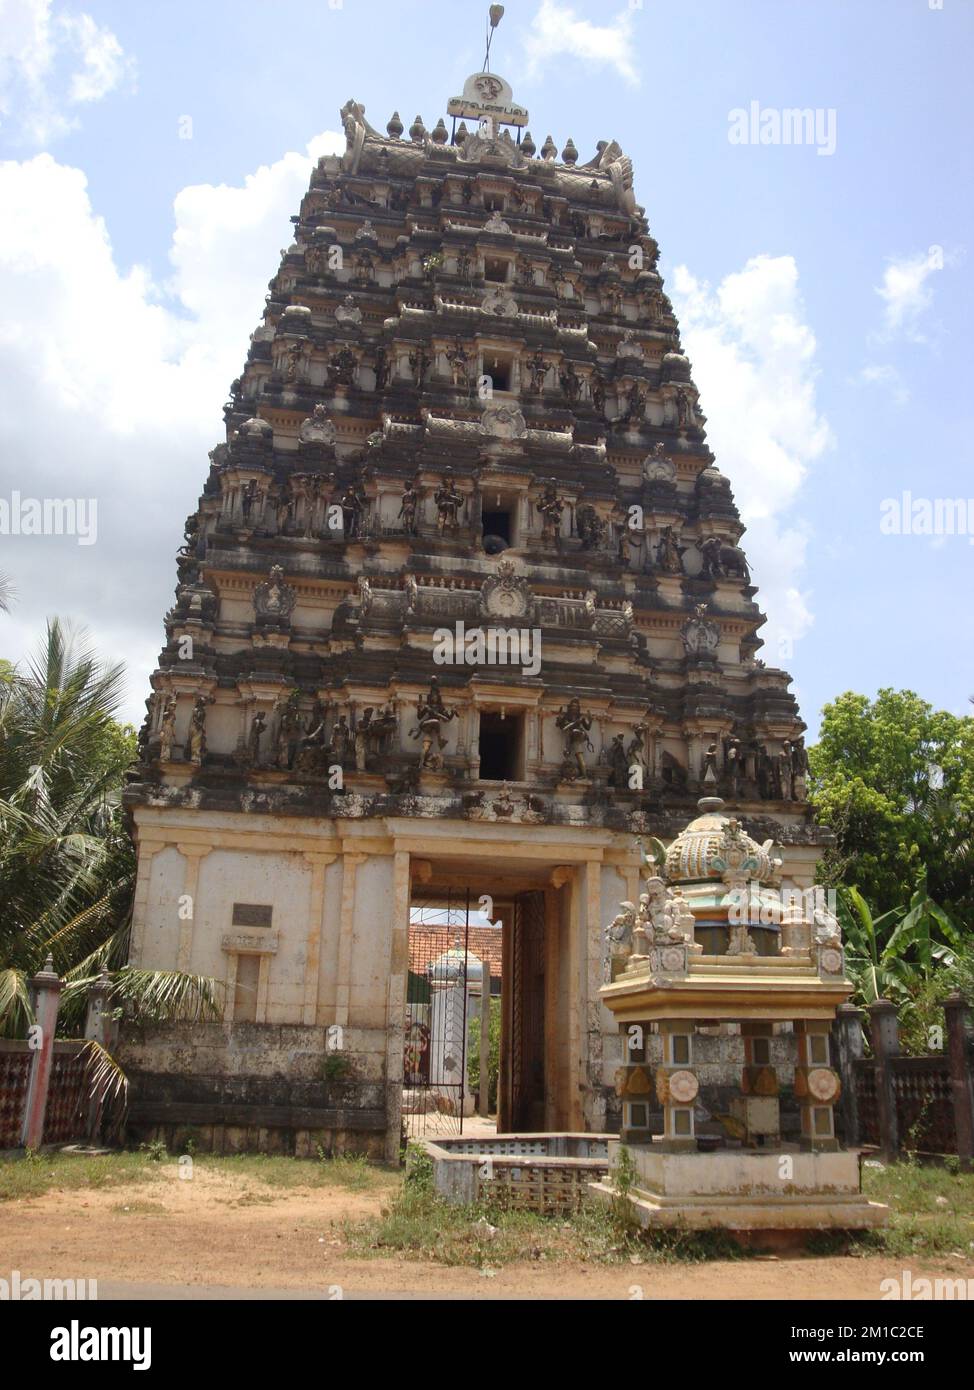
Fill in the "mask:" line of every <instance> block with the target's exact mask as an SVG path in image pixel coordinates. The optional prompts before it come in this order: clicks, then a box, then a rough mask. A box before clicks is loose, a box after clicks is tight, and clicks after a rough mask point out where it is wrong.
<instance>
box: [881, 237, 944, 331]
mask: <svg viewBox="0 0 974 1390" xmlns="http://www.w3.org/2000/svg"><path fill="white" fill-rule="evenodd" d="M944 264H945V261H944V253H943V248H942V247H940V246H931V247H930V249H929V250H927V251H918V252H916V253H915V254H913V255H912V256H899V257H890V259H889V261H888V263H887V266H886V269H885V271H884V272H883V283H882V284H881V285H878V286H877V287H876V293H877V294H878V295H879V297H880V299H882V301H883V304H884V306H885V308H884V315H883V318H884V331H885V334H886V336H887V337H894V336H897V335H902V336H904V337H907V338H911V339H912V340H913V341H914V342H918V343H922V342H924V341H925V335H924V334H923V333H922V332H921V330H920V327H919V323H920V319H921V318H922V317H923V315H924V314H925V313H926V311H927V310H928V309H929V308H930V305H931V304H932V303H933V287H932V286H931V285H930V284H928V281H929V279H930V276H931V275H933V274H934V273H935V272H936V271H940V270H943V268H944Z"/></svg>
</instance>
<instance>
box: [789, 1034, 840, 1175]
mask: <svg viewBox="0 0 974 1390" xmlns="http://www.w3.org/2000/svg"><path fill="white" fill-rule="evenodd" d="M829 1033H830V1024H829V1022H828V1020H826V1019H817V1018H816V1019H799V1020H798V1021H797V1022H796V1024H795V1036H796V1039H797V1043H798V1059H797V1064H796V1066H795V1095H796V1096H797V1097H798V1100H799V1102H800V1103H801V1120H802V1127H801V1140H802V1147H803V1148H807V1149H836V1148H838V1141H837V1140H836V1137H835V1111H834V1107H835V1104H836V1101H837V1100H838V1099H839V1096H840V1094H841V1092H842V1083H841V1081H840V1080H839V1076H838V1073H837V1072H835V1071H833V1069H832V1066H831V1054H830V1051H829Z"/></svg>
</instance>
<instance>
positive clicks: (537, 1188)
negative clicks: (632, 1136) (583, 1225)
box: [423, 1134, 615, 1215]
mask: <svg viewBox="0 0 974 1390" xmlns="http://www.w3.org/2000/svg"><path fill="white" fill-rule="evenodd" d="M614 1137H615V1136H614V1135H611V1134H497V1135H494V1136H492V1137H488V1136H485V1137H482V1138H480V1137H478V1138H475V1139H453V1138H449V1139H436V1140H433V1139H426V1140H424V1141H423V1144H424V1147H425V1149H426V1152H427V1153H428V1154H429V1156H430V1158H431V1160H432V1163H433V1183H434V1186H435V1187H436V1190H437V1192H438V1193H439V1194H440V1196H441V1197H445V1198H446V1199H447V1200H448V1201H451V1202H476V1201H478V1200H480V1199H481V1198H484V1197H489V1198H490V1199H491V1200H492V1201H495V1202H496V1203H497V1204H498V1205H499V1206H503V1207H507V1208H509V1209H511V1210H515V1211H535V1212H542V1213H546V1214H548V1215H568V1214H569V1213H571V1212H573V1211H577V1210H578V1209H579V1207H580V1206H581V1205H582V1203H583V1201H584V1200H585V1197H586V1194H587V1191H588V1184H589V1183H590V1182H601V1181H603V1180H604V1178H605V1177H606V1175H607V1173H608V1171H609V1149H608V1141H609V1140H610V1139H612V1138H614Z"/></svg>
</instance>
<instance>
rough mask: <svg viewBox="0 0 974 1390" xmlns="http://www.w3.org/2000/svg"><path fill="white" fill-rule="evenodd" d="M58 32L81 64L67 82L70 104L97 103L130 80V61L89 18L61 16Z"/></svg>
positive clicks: (108, 33) (112, 38) (113, 39)
mask: <svg viewBox="0 0 974 1390" xmlns="http://www.w3.org/2000/svg"><path fill="white" fill-rule="evenodd" d="M59 28H60V31H61V33H62V34H63V35H64V36H65V39H66V41H67V42H68V43H70V44H72V45H73V46H74V47H75V48H77V50H78V54H79V56H80V58H81V64H82V66H81V71H80V72H76V73H74V75H73V76H72V78H71V87H70V89H69V93H68V95H69V99H70V100H71V101H73V102H85V101H101V99H102V97H105V96H107V95H108V93H109V92H113V91H115V89H116V87H120V86H121V85H122V83H123V82H125V81H126V80H131V79H132V78H133V77H134V70H135V64H134V60H133V59H132V58H129V57H127V56H126V53H125V50H124V49H123V48H122V45H121V44H120V43H119V41H118V39H117V38H116V37H115V35H114V34H113V33H112V31H111V30H110V29H100V28H99V27H98V25H97V24H96V23H95V21H94V20H93V19H92V17H91V15H87V14H81V15H64V16H63V17H62V18H61V19H60V21H59Z"/></svg>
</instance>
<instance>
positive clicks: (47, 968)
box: [23, 956, 61, 1149]
mask: <svg viewBox="0 0 974 1390" xmlns="http://www.w3.org/2000/svg"><path fill="white" fill-rule="evenodd" d="M31 984H32V985H33V987H34V995H35V1001H36V1002H35V1005H34V1027H33V1029H32V1030H31V1049H32V1052H33V1056H32V1057H31V1066H30V1079H29V1081H28V1083H27V1103H26V1105H25V1106H24V1129H23V1144H24V1148H25V1149H39V1148H40V1147H41V1144H42V1143H43V1141H44V1117H45V1114H46V1112H47V1090H48V1086H49V1085H50V1082H51V1064H52V1062H53V1061H54V1037H55V1034H56V1033H57V1016H58V1008H59V1006H60V999H61V978H60V976H59V975H57V974H56V973H55V970H54V962H53V960H52V959H51V957H50V956H48V958H47V960H46V961H45V962H44V969H43V970H40V971H38V973H37V974H36V975H35V976H34V977H33V979H32V980H31ZM35 1030H36V1031H35ZM35 1044H36V1045H35Z"/></svg>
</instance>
